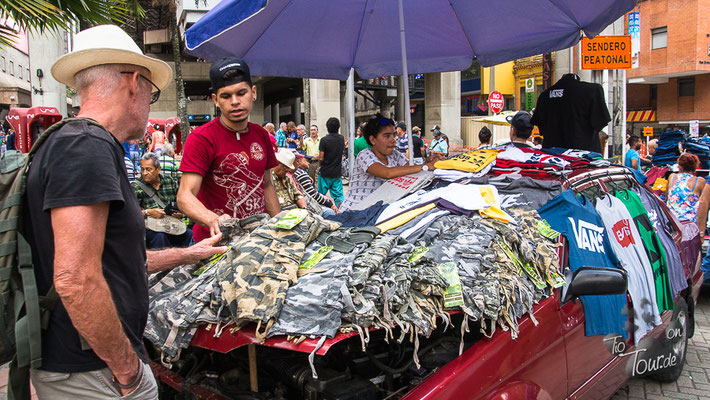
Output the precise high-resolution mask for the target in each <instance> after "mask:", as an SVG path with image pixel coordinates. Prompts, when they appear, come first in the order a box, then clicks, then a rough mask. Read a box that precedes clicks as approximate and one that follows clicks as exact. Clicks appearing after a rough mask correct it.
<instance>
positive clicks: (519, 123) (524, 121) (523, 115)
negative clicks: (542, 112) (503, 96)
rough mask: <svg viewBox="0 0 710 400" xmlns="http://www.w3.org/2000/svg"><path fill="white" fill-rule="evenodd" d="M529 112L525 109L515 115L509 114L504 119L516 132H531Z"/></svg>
mask: <svg viewBox="0 0 710 400" xmlns="http://www.w3.org/2000/svg"><path fill="white" fill-rule="evenodd" d="M530 118H532V117H531V116H530V114H528V113H527V112H525V111H518V112H517V113H516V114H515V115H509V116H507V117H505V120H506V121H508V123H510V125H512V126H513V128H515V131H516V132H520V133H527V132H530V133H532V130H533V124H532V122H530Z"/></svg>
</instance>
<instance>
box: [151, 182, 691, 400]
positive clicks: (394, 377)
mask: <svg viewBox="0 0 710 400" xmlns="http://www.w3.org/2000/svg"><path fill="white" fill-rule="evenodd" d="M631 179H632V178H631V175H630V172H628V170H626V169H624V168H609V169H595V170H584V171H577V172H575V173H573V174H572V175H570V176H569V177H568V178H567V179H565V181H564V184H565V186H571V187H573V188H575V190H577V191H578V192H582V193H586V194H587V195H591V196H594V195H598V194H599V193H600V192H601V191H607V188H614V189H618V188H619V187H622V186H624V185H626V186H625V187H628V186H629V185H630V182H631ZM610 181H613V182H612V184H610V183H609V182H610ZM661 203H662V202H661ZM663 209H664V210H665V211H666V213H668V214H669V215H670V211H669V210H668V209H667V208H666V207H665V205H663ZM671 219H672V220H673V221H674V225H675V231H676V232H675V235H674V236H675V237H674V239H675V241H676V244H677V245H678V248H679V250H680V255H681V259H682V262H683V267H684V270H685V274H686V277H687V281H688V288H687V289H686V290H684V291H683V292H681V293H680V295H679V296H678V297H677V298H676V299H675V307H674V311H673V312H670V311H666V312H664V313H663V314H662V319H663V324H662V325H661V326H658V327H656V328H655V329H654V330H653V331H652V332H650V333H649V335H648V336H647V338H649V339H644V341H642V342H641V343H640V347H639V348H637V347H635V346H634V345H633V338H632V337H629V339H628V340H624V339H623V338H621V337H614V336H613V335H608V336H606V337H605V336H602V335H597V336H585V326H584V322H585V316H584V309H583V307H582V303H581V301H579V299H578V298H577V297H578V296H581V295H595V294H612V293H625V292H626V275H625V273H624V272H623V271H620V270H613V271H612V270H609V269H598V268H594V267H590V268H587V267H582V268H580V269H579V270H577V272H576V273H575V275H574V278H573V279H572V281H571V283H570V284H569V285H568V288H567V292H566V294H565V295H564V297H563V291H562V288H560V289H555V290H553V292H552V295H551V296H550V297H548V298H546V299H544V300H542V301H541V302H540V303H539V304H537V305H536V306H535V309H534V316H535V319H536V320H537V322H538V325H537V326H535V325H534V324H533V322H532V320H531V319H530V318H529V316H526V317H524V318H523V319H522V320H520V332H519V336H518V338H517V339H516V340H513V339H511V335H510V332H505V331H502V330H500V329H499V330H497V331H496V333H495V334H494V335H493V336H492V337H491V338H486V337H484V336H483V335H481V334H480V333H468V334H466V335H465V343H464V348H465V350H464V352H463V354H461V355H460V356H459V355H458V354H459V344H460V336H459V335H460V330H459V329H449V330H448V331H446V332H442V329H438V330H437V331H435V332H434V334H432V335H431V336H430V337H429V338H428V339H422V343H421V344H420V347H419V352H418V354H419V358H420V361H421V369H417V368H415V367H414V365H413V363H412V362H411V359H412V351H413V349H412V348H411V347H410V346H407V345H405V344H404V343H403V344H397V343H396V341H390V343H386V342H385V341H384V340H383V336H384V334H383V333H382V332H378V331H372V332H371V333H370V335H371V339H370V342H369V344H368V347H367V350H366V351H364V352H363V351H362V348H361V345H360V339H359V338H358V337H355V336H356V334H355V333H351V334H338V335H337V336H336V337H335V338H333V339H331V340H328V341H326V344H325V345H324V346H323V347H322V348H321V349H320V350H319V351H318V352H317V354H318V355H319V357H316V366H317V369H318V374H319V380H315V379H313V378H312V377H311V372H310V368H309V367H308V363H307V360H306V357H307V354H304V353H309V352H310V351H312V350H313V348H314V346H315V343H316V340H306V341H304V342H303V343H301V344H299V345H293V344H291V343H290V342H288V341H286V340H285V338H272V339H269V340H267V341H266V342H265V343H264V344H263V346H254V344H258V341H257V340H256V339H255V337H254V335H253V331H249V330H241V331H238V332H236V333H228V332H225V333H223V334H222V336H221V337H220V338H219V339H215V338H214V337H213V335H212V334H211V332H209V331H207V330H206V329H205V328H200V330H198V332H197V334H196V335H195V337H194V339H193V341H192V346H191V347H190V349H188V350H190V351H189V352H184V353H183V357H182V360H181V361H180V363H181V364H180V365H177V363H175V365H173V366H172V367H173V368H172V371H171V370H168V369H167V368H165V367H163V366H161V365H159V364H157V363H153V367H154V371H155V373H156V375H157V376H158V377H159V378H160V380H161V381H162V382H163V383H164V385H162V386H161V387H162V389H163V395H164V397H166V398H168V397H171V396H175V397H177V398H210V399H221V398H237V399H265V398H275V399H284V398H286V399H291V398H304V399H314V400H315V399H339V400H340V399H342V400H344V399H358V400H359V399H381V398H386V399H392V398H404V399H485V400H491V399H500V400H506V399H567V398H570V399H607V398H610V397H611V396H613V395H614V393H615V392H616V391H617V390H618V389H619V388H620V387H622V386H623V385H624V384H625V383H626V381H627V380H628V379H629V378H630V377H632V376H634V377H637V376H652V377H655V378H657V379H659V380H661V381H672V380H675V379H677V378H678V376H679V375H680V373H681V371H682V369H683V365H684V363H685V350H686V346H687V341H688V338H689V337H691V336H692V335H693V330H694V325H695V323H694V318H693V316H694V307H695V304H696V299H697V297H698V293H699V291H700V285H701V283H702V272H701V271H700V263H701V255H700V245H701V241H700V237H699V235H698V232H697V227H695V226H694V225H686V224H680V223H679V222H678V220H677V219H675V217H671ZM563 248H564V247H560V249H563ZM566 258H567V255H566V254H563V250H560V260H566ZM610 271H612V272H610ZM627 297H628V296H627ZM629 301H630V298H629ZM460 317H461V315H460V314H459V315H458V318H457V316H456V315H454V318H452V319H453V322H454V324H455V326H456V327H457V328H459V327H460V320H461V318H460ZM629 322H630V323H633V317H632V316H630V317H629ZM471 331H472V332H477V329H476V328H472V329H471ZM630 336H632V335H630ZM405 343H406V341H405ZM649 343H651V345H652V346H650V347H649ZM247 345H249V346H247ZM641 345H643V347H641ZM247 348H249V351H247ZM190 396H193V397H190Z"/></svg>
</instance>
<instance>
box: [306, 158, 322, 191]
mask: <svg viewBox="0 0 710 400" xmlns="http://www.w3.org/2000/svg"><path fill="white" fill-rule="evenodd" d="M319 167H320V164H319V163H318V161H309V162H308V176H310V177H311V180H312V181H313V184H314V185H315V183H316V182H318V168H319Z"/></svg>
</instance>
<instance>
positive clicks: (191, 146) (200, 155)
mask: <svg viewBox="0 0 710 400" xmlns="http://www.w3.org/2000/svg"><path fill="white" fill-rule="evenodd" d="M277 165H278V161H277V160H276V155H275V154H274V149H273V147H272V146H271V140H269V133H268V132H266V130H264V129H263V128H262V127H260V126H259V125H257V124H252V123H249V131H247V132H246V133H240V139H239V140H237V136H236V133H235V132H234V131H231V130H229V129H227V128H225V127H224V125H222V123H221V122H220V121H219V119H214V120H212V121H210V122H209V123H207V124H205V125H202V126H201V127H199V128H197V129H195V131H194V132H192V133H191V134H190V135H189V136H188V137H187V140H186V141H185V150H184V151H183V156H182V161H181V163H180V171H182V172H194V173H197V174H200V175H202V178H203V179H202V186H201V187H200V191H199V192H198V193H197V199H198V200H200V201H201V202H202V204H204V205H205V207H207V208H208V209H209V210H211V211H213V212H215V213H217V214H218V215H221V214H228V215H230V216H234V217H237V218H246V217H248V216H251V215H255V214H259V213H263V212H266V204H265V202H264V182H263V177H264V171H266V170H268V169H271V168H274V167H276V166H277ZM193 234H194V237H195V241H200V240H202V239H204V238H207V237H209V235H210V231H209V228H205V227H203V226H199V225H195V227H194V228H193Z"/></svg>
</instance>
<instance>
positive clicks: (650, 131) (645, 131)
mask: <svg viewBox="0 0 710 400" xmlns="http://www.w3.org/2000/svg"><path fill="white" fill-rule="evenodd" d="M643 135H644V136H646V137H649V136H653V127H652V126H644V127H643Z"/></svg>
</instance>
